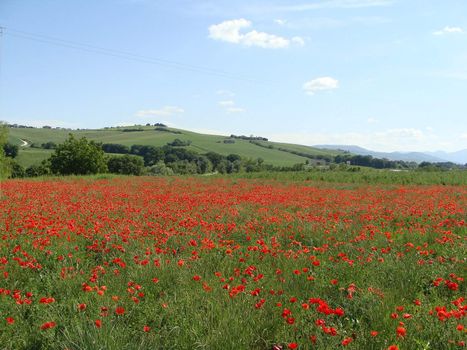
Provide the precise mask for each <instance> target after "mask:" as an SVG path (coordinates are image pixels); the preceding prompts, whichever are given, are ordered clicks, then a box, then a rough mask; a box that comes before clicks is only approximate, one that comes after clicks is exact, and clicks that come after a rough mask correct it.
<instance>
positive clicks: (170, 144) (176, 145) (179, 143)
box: [167, 139, 191, 147]
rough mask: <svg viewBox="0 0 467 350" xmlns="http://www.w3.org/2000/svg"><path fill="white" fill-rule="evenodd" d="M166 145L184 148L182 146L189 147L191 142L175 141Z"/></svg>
mask: <svg viewBox="0 0 467 350" xmlns="http://www.w3.org/2000/svg"><path fill="white" fill-rule="evenodd" d="M167 145H169V146H172V147H184V146H189V145H191V141H190V140H188V141H182V140H180V139H175V140H173V141H172V142H169V143H168V144H167Z"/></svg>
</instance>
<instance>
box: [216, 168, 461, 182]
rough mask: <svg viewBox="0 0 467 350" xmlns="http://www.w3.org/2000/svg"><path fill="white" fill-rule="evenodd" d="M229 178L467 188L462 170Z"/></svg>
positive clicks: (318, 172) (263, 174)
mask: <svg viewBox="0 0 467 350" xmlns="http://www.w3.org/2000/svg"><path fill="white" fill-rule="evenodd" d="M218 176H219V177H220V176H221V175H218ZM230 177H232V178H245V179H268V180H280V181H322V182H331V183H342V184H348V183H352V184H388V185H390V184H398V185H454V186H459V185H464V186H465V185H467V171H465V170H452V171H419V170H409V171H391V170H386V169H384V170H379V169H371V168H364V167H361V168H360V171H357V172H351V171H346V170H320V169H313V170H309V171H299V172H297V171H294V172H292V171H288V172H258V173H241V174H232V175H230Z"/></svg>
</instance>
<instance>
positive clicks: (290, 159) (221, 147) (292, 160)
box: [8, 126, 342, 167]
mask: <svg viewBox="0 0 467 350" xmlns="http://www.w3.org/2000/svg"><path fill="white" fill-rule="evenodd" d="M129 128H130V129H131V127H129ZM137 128H138V129H140V130H141V131H135V132H125V131H124V130H125V129H128V128H125V127H115V128H107V129H95V130H91V129H82V130H66V129H44V128H9V138H8V141H9V142H10V143H12V144H15V145H18V146H20V145H22V144H23V141H22V140H25V141H26V142H27V143H28V145H29V146H30V145H31V144H35V145H38V146H40V145H41V144H42V143H46V142H50V141H52V142H55V143H57V144H60V143H62V142H64V141H65V140H66V139H67V138H68V134H69V133H73V134H74V135H75V136H76V137H77V138H81V137H86V138H87V139H89V140H93V141H96V142H101V143H117V144H122V145H125V146H132V145H148V146H156V147H161V146H164V145H166V144H167V143H168V142H172V141H173V140H174V139H176V138H177V139H180V140H182V141H185V142H187V141H189V142H191V144H190V145H189V146H188V147H186V148H187V149H188V150H191V151H194V152H197V153H207V152H210V151H212V152H216V153H219V154H222V155H229V154H231V153H235V154H238V155H240V156H242V157H244V158H253V159H256V158H262V159H263V160H264V161H265V162H266V163H267V164H272V165H276V166H292V165H294V164H297V163H304V162H305V161H306V160H307V159H308V158H306V157H303V156H299V155H296V154H292V153H290V152H301V153H303V154H307V155H311V156H335V155H338V154H342V152H340V151H333V150H322V149H319V148H315V147H309V146H301V145H292V144H286V143H278V142H269V141H268V142H262V145H263V146H264V147H259V146H258V145H255V144H253V143H250V142H249V141H248V140H241V139H235V142H234V143H224V140H225V139H226V138H228V136H221V135H210V134H201V133H196V132H192V131H187V130H182V129H174V128H164V129H163V130H164V131H160V130H155V129H156V128H155V127H154V126H138V127H137ZM29 146H28V147H21V150H20V153H19V156H18V158H17V161H18V163H19V164H21V165H22V166H24V167H28V166H30V165H33V164H39V163H40V162H41V161H42V160H44V159H46V158H48V157H50V154H51V151H50V150H46V149H42V148H33V147H29ZM268 147H269V148H268ZM278 148H281V149H284V150H287V151H281V150H279V149H278Z"/></svg>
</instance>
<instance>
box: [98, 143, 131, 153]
mask: <svg viewBox="0 0 467 350" xmlns="http://www.w3.org/2000/svg"><path fill="white" fill-rule="evenodd" d="M102 149H103V150H104V152H105V153H121V154H127V153H130V149H129V148H128V146H125V145H120V144H118V143H104V144H103V145H102Z"/></svg>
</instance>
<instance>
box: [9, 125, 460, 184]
mask: <svg viewBox="0 0 467 350" xmlns="http://www.w3.org/2000/svg"><path fill="white" fill-rule="evenodd" d="M6 140H7V129H6V128H5V126H1V127H0V145H2V147H1V148H0V161H1V166H0V176H1V177H2V178H5V177H13V178H20V177H35V176H44V175H90V174H99V173H113V174H123V175H172V174H207V173H221V174H231V173H239V172H259V171H301V170H306V169H309V168H311V167H312V166H311V162H310V161H309V160H307V162H306V163H299V164H295V165H293V166H273V165H270V164H266V163H264V160H263V159H261V158H257V159H252V158H245V157H241V156H240V155H238V154H229V155H226V156H225V155H222V154H219V153H216V152H207V153H203V154H200V153H197V152H195V151H193V150H190V149H187V148H185V147H186V146H189V145H190V144H191V142H190V141H182V140H179V139H175V140H173V141H172V142H169V143H167V144H166V145H164V146H162V147H156V146H149V145H132V146H130V147H129V146H126V145H122V144H115V143H104V144H102V143H98V142H95V141H90V140H88V139H86V138H85V137H82V138H79V139H78V138H76V137H75V136H74V135H73V134H69V137H68V139H67V140H66V141H65V142H63V143H62V144H55V143H54V142H46V143H43V144H41V147H42V148H45V149H52V150H53V153H52V155H51V156H50V157H49V158H48V159H46V160H44V161H42V162H41V163H40V164H35V165H31V166H29V167H27V168H23V167H22V166H21V165H20V164H18V163H17V162H16V161H15V158H16V157H17V156H18V153H19V151H20V150H19V147H18V146H17V145H12V144H9V143H8V142H7V141H6ZM250 142H253V143H257V141H256V140H250ZM258 143H259V142H258ZM258 145H259V146H262V147H269V148H271V147H274V146H272V145H271V146H269V145H268V146H266V145H262V144H258ZM279 150H281V151H285V152H290V153H294V154H297V155H302V154H301V153H300V152H295V151H291V150H285V149H282V148H279ZM303 156H304V157H306V158H309V159H310V160H311V159H313V160H315V161H322V162H323V163H324V164H328V165H330V166H331V167H333V168H335V167H336V165H339V167H338V169H346V170H348V171H356V169H357V170H358V168H356V167H358V166H365V167H372V168H377V169H391V168H398V169H414V168H417V169H421V170H446V169H453V168H465V166H461V165H457V164H454V163H450V162H445V163H429V162H423V163H421V164H419V165H417V164H416V163H414V162H403V161H391V160H387V159H379V158H373V157H372V156H361V155H351V154H343V155H337V156H329V155H316V156H312V155H310V154H304V155H303ZM318 164H320V163H318Z"/></svg>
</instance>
